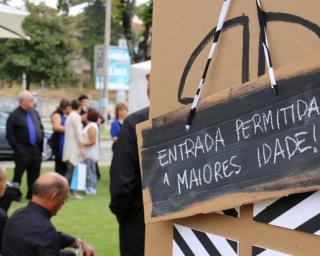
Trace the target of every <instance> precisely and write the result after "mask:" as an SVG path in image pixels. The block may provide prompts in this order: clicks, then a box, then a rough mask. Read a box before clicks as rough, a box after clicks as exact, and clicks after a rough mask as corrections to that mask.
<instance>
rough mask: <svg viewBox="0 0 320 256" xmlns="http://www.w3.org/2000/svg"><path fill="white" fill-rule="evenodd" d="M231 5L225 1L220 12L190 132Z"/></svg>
mask: <svg viewBox="0 0 320 256" xmlns="http://www.w3.org/2000/svg"><path fill="white" fill-rule="evenodd" d="M230 3H231V0H224V1H223V5H222V8H221V11H220V14H219V18H218V25H217V28H216V31H215V34H214V39H213V42H212V45H211V48H210V52H209V56H208V60H207V63H206V66H205V68H204V71H203V74H202V77H201V79H200V82H199V85H198V89H197V92H196V95H195V96H194V99H193V102H192V106H191V110H190V114H189V116H188V120H187V124H186V129H187V130H189V128H190V126H191V123H192V120H193V117H194V115H195V113H196V109H197V106H198V103H199V100H200V96H201V93H202V90H203V88H204V82H205V80H206V76H207V72H208V68H209V65H210V62H211V60H212V57H213V54H214V52H215V49H216V47H217V44H218V40H219V37H220V33H221V29H222V27H223V23H224V21H225V18H226V16H227V13H228V10H229V7H230Z"/></svg>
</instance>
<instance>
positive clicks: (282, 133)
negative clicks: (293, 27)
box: [141, 68, 320, 221]
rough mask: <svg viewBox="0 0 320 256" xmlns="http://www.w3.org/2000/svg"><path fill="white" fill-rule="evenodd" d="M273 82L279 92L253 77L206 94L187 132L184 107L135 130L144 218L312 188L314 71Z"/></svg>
mask: <svg viewBox="0 0 320 256" xmlns="http://www.w3.org/2000/svg"><path fill="white" fill-rule="evenodd" d="M278 85H279V87H280V95H279V96H273V95H272V92H271V89H270V86H269V84H268V83H265V84H258V83H253V84H250V85H248V86H245V87H242V88H240V87H239V88H236V89H233V90H229V93H226V94H225V95H228V97H225V98H219V99H218V100H215V101H214V102H213V103H212V99H211V100H207V101H206V103H204V104H203V107H202V108H201V109H200V110H199V111H198V112H197V114H196V117H195V119H194V122H193V124H192V126H191V130H190V131H189V132H187V131H186V130H185V124H186V120H187V115H188V113H189V111H188V109H181V110H180V111H176V112H172V113H170V114H167V115H164V116H162V117H159V118H157V119H154V120H153V122H152V127H150V128H146V129H144V130H143V131H142V139H143V145H142V152H141V154H142V168H143V185H144V189H145V190H147V191H148V192H149V193H150V199H151V204H152V206H151V208H152V211H151V216H147V218H148V217H149V221H150V220H151V219H150V218H151V217H153V218H156V217H164V218H166V217H165V216H166V215H167V214H169V213H173V212H177V211H180V210H184V209H186V208H188V207H190V206H192V205H194V204H198V205H199V204H200V203H202V202H205V201H208V200H210V202H211V203H210V207H209V208H210V210H211V211H218V210H223V209H228V208H231V207H236V206H239V205H243V204H247V203H250V202H252V201H255V200H256V201H258V200H262V199H268V198H271V197H270V194H268V193H272V192H276V193H277V195H278V196H279V195H286V194H288V193H297V192H303V191H308V190H312V189H316V188H319V185H320V172H319V167H320V161H319V159H320V158H319V154H320V144H319V142H320V118H319V117H320V70H319V69H318V68H317V69H313V70H311V71H309V72H307V73H304V74H298V75H295V76H292V77H290V78H287V79H282V80H281V81H278ZM231 91H232V93H233V95H232V96H230V93H231ZM239 195H241V196H240V198H239V197H238V196H239ZM257 196H258V197H257ZM273 197H274V194H273ZM254 198H256V199H254ZM257 199H258V200H257ZM145 203H147V202H146V201H145ZM195 213H201V212H195ZM188 215H189V214H186V215H182V216H188ZM168 218H171V217H168Z"/></svg>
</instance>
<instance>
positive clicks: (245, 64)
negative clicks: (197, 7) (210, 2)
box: [178, 15, 250, 105]
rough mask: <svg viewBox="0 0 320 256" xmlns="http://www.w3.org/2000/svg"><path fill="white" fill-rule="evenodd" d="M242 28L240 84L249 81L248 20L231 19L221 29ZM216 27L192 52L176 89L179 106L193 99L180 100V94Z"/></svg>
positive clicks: (246, 18)
mask: <svg viewBox="0 0 320 256" xmlns="http://www.w3.org/2000/svg"><path fill="white" fill-rule="evenodd" d="M239 25H240V26H243V46H242V78H241V80H242V83H245V82H247V81H248V80H249V37H250V34H249V18H248V16H245V15H243V16H239V17H236V18H233V19H231V20H227V21H226V22H225V23H224V25H223V28H222V31H221V32H222V33H223V32H225V31H226V30H229V29H232V28H234V27H237V26H239ZM215 31H216V27H214V28H213V29H212V30H211V31H210V32H209V33H208V34H207V35H206V37H205V38H204V39H203V40H202V41H201V42H200V44H199V45H198V46H197V47H196V49H195V50H194V51H193V52H192V54H191V56H190V58H189V60H188V62H187V64H186V66H185V68H184V70H183V73H182V76H181V79H180V85H179V89H178V101H179V102H180V103H181V104H184V105H187V104H189V103H191V102H192V101H193V98H182V93H183V90H184V86H185V83H186V80H187V77H188V74H189V71H190V69H191V67H192V65H193V63H194V61H195V60H196V58H197V57H198V56H199V54H200V53H201V52H202V50H203V49H204V48H205V47H206V46H207V45H208V44H209V43H210V42H211V41H212V40H213V36H214V34H215Z"/></svg>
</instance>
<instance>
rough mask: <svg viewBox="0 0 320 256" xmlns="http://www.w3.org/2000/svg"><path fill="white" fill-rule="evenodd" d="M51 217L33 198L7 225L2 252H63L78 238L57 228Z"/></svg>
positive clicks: (13, 255)
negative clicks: (62, 250)
mask: <svg viewBox="0 0 320 256" xmlns="http://www.w3.org/2000/svg"><path fill="white" fill-rule="evenodd" d="M50 218H51V214H50V213H49V212H48V211H47V210H46V209H45V208H43V207H42V206H40V205H38V204H35V203H32V202H30V203H29V204H28V205H27V206H26V207H24V208H21V209H18V210H17V211H15V213H14V214H13V215H12V216H11V218H10V219H9V220H8V221H7V224H6V226H5V228H4V233H3V239H2V251H1V252H2V255H3V256H59V255H60V250H61V249H63V248H65V247H68V246H71V245H72V244H73V243H74V242H75V238H74V237H72V236H69V235H66V234H63V233H60V232H57V231H56V229H55V227H54V226H53V225H52V223H51V221H50Z"/></svg>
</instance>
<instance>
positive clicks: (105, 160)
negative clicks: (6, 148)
mask: <svg viewBox="0 0 320 256" xmlns="http://www.w3.org/2000/svg"><path fill="white" fill-rule="evenodd" d="M100 143H101V146H100V147H101V148H100V160H99V165H101V166H108V165H110V164H111V159H112V150H111V146H112V141H111V139H102V140H101V142H100ZM1 165H3V166H4V167H11V168H13V167H14V162H13V161H1ZM53 166H54V162H53V161H45V162H42V167H53Z"/></svg>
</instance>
